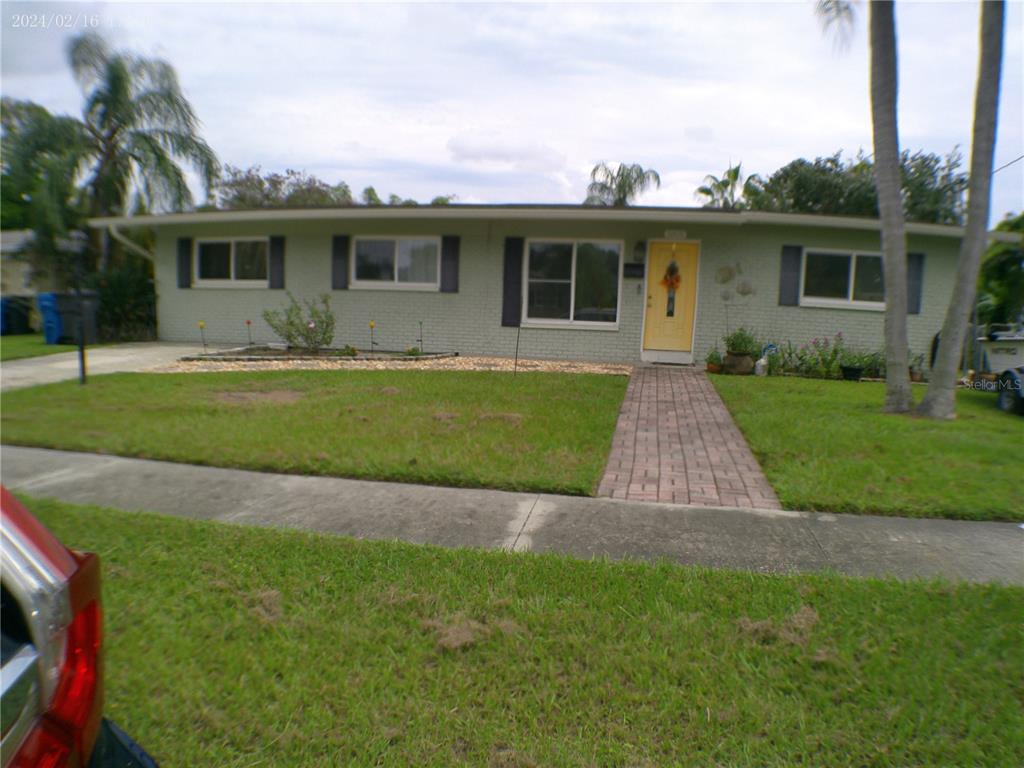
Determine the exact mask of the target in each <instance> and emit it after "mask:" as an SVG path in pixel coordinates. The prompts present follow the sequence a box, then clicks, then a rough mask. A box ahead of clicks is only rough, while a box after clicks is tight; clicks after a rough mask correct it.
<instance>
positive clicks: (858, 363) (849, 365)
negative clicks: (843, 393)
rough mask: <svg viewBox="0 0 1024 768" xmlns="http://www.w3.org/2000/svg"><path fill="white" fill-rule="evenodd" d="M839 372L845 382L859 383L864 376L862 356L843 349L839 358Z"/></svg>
mask: <svg viewBox="0 0 1024 768" xmlns="http://www.w3.org/2000/svg"><path fill="white" fill-rule="evenodd" d="M839 372H840V373H841V374H842V375H843V378H844V379H845V380H846V381H860V379H861V376H863V375H864V355H862V354H861V353H860V352H855V351H853V350H852V349H844V350H843V352H842V354H841V355H840V356H839Z"/></svg>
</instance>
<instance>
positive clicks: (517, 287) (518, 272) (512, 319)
mask: <svg viewBox="0 0 1024 768" xmlns="http://www.w3.org/2000/svg"><path fill="white" fill-rule="evenodd" d="M525 244H526V241H525V240H524V239H523V238H521V237H506V238H505V269H504V275H503V279H502V296H501V324H502V325H503V326H506V327H512V328H515V327H517V326H518V325H519V320H520V315H521V313H522V304H523V247H524V246H525Z"/></svg>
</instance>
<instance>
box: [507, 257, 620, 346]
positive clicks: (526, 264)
mask: <svg viewBox="0 0 1024 768" xmlns="http://www.w3.org/2000/svg"><path fill="white" fill-rule="evenodd" d="M532 243H571V244H572V270H571V272H570V276H569V319H568V320H557V319H554V318H549V317H538V318H530V317H529V315H527V309H528V307H529V304H530V245H531V244H532ZM580 243H598V244H601V245H615V246H618V249H619V269H618V277H619V284H618V291H617V293H616V301H615V322H612V323H605V322H602V321H600V320H574V319H573V315H574V314H575V312H576V250H577V248H578V246H579V244H580ZM625 258H626V241H625V240H615V239H611V238H603V237H532V238H529V239H527V240H526V242H525V243H524V244H523V298H522V307H521V314H520V317H521V318H522V321H521V322H520V325H522V326H523V327H524V328H563V329H564V328H579V329H585V330H591V331H617V330H619V322H620V321H621V319H622V265H623V263H624V261H625Z"/></svg>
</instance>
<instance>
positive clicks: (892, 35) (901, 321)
mask: <svg viewBox="0 0 1024 768" xmlns="http://www.w3.org/2000/svg"><path fill="white" fill-rule="evenodd" d="M868 28H869V30H870V40H871V130H872V135H873V138H874V146H875V162H874V168H875V189H876V190H877V192H878V212H879V218H880V219H881V222H882V263H883V274H884V280H885V407H884V409H885V411H887V412H889V413H905V412H907V411H909V410H910V407H911V405H912V404H913V400H912V398H911V395H910V372H909V361H910V350H909V343H908V341H907V234H906V222H905V219H904V214H903V198H902V195H901V192H900V143H899V131H898V129H897V117H896V97H897V93H898V90H899V85H898V74H897V71H898V65H897V60H896V16H895V8H894V7H893V2H892V0H876V1H875V2H872V3H870V4H869V6H868Z"/></svg>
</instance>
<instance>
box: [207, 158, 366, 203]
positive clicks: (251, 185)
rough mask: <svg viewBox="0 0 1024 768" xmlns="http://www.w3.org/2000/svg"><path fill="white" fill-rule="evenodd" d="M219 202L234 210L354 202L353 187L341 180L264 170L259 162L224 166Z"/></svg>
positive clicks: (295, 172)
mask: <svg viewBox="0 0 1024 768" xmlns="http://www.w3.org/2000/svg"><path fill="white" fill-rule="evenodd" d="M216 190H217V191H216V196H217V205H218V207H220V208H228V209H233V210H239V209H257V208H323V207H343V206H348V205H354V204H355V203H354V201H353V200H352V190H351V189H349V186H348V184H346V183H345V182H343V181H341V182H338V183H337V184H335V185H334V186H331V185H330V184H328V183H327V182H325V181H322V180H320V179H318V178H317V177H316V176H313V175H311V174H308V173H306V172H305V171H295V170H292V169H288V170H286V171H285V172H284V173H283V174H282V173H266V174H264V173H262V172H261V170H260V167H259V166H258V165H254V166H251V167H249V168H246V169H245V170H242V169H241V168H236V167H235V166H233V165H228V166H226V167H225V168H224V173H223V175H222V176H221V178H220V181H218V182H217V187H216Z"/></svg>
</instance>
